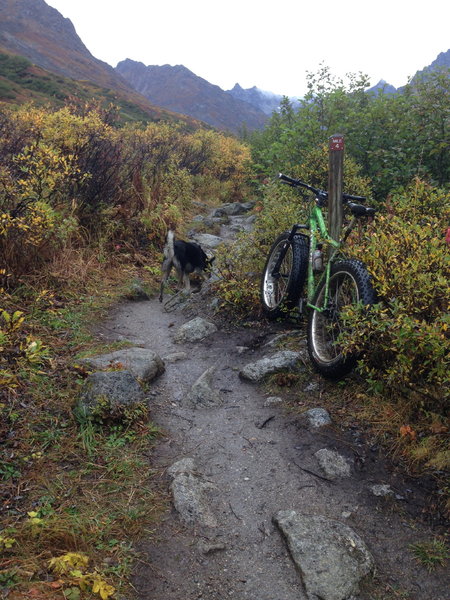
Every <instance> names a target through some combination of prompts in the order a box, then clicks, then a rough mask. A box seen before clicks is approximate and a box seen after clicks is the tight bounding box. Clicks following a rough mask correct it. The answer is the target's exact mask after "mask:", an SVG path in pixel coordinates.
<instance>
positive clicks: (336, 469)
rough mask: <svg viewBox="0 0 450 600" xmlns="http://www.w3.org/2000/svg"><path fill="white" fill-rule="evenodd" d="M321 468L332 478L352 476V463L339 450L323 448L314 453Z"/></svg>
mask: <svg viewBox="0 0 450 600" xmlns="http://www.w3.org/2000/svg"><path fill="white" fill-rule="evenodd" d="M314 456H315V457H316V458H317V461H318V463H319V466H320V468H321V469H322V471H323V472H324V473H325V475H326V476H327V477H329V478H330V479H338V478H339V477H350V472H351V471H350V463H349V462H348V460H347V459H346V458H344V457H343V456H342V455H341V454H339V453H338V452H335V451H334V450H328V448H322V449H321V450H317V452H315V453H314Z"/></svg>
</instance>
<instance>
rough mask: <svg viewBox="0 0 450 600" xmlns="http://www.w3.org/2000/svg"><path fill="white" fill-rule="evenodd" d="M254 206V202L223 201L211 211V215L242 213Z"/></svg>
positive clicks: (220, 215)
mask: <svg viewBox="0 0 450 600" xmlns="http://www.w3.org/2000/svg"><path fill="white" fill-rule="evenodd" d="M254 206H255V203H254V202H225V203H224V204H222V206H219V207H218V208H216V209H215V210H213V212H212V213H211V215H210V216H211V217H222V216H224V215H228V216H236V215H243V214H244V213H247V212H248V211H249V210H252V208H253V207H254Z"/></svg>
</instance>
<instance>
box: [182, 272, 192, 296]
mask: <svg viewBox="0 0 450 600" xmlns="http://www.w3.org/2000/svg"><path fill="white" fill-rule="evenodd" d="M183 283H184V291H185V292H186V294H188V295H189V294H190V293H191V280H190V279H189V275H188V274H187V273H184V274H183Z"/></svg>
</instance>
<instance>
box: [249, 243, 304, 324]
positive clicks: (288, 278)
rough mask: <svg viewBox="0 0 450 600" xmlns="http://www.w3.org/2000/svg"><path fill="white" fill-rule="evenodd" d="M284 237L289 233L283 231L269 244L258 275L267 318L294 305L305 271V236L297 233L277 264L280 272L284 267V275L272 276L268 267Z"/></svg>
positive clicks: (275, 317) (272, 317) (262, 303)
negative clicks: (267, 252) (263, 263)
mask: <svg viewBox="0 0 450 600" xmlns="http://www.w3.org/2000/svg"><path fill="white" fill-rule="evenodd" d="M288 236H289V232H288V231H285V232H284V233H282V234H281V235H279V236H278V237H277V239H276V240H275V242H274V243H273V244H272V247H271V249H270V252H269V255H268V257H267V260H266V264H265V265H264V270H263V273H262V277H261V286H260V299H261V305H262V308H263V311H264V314H265V315H266V317H267V318H268V319H271V320H272V319H277V318H279V317H282V316H283V315H284V316H285V315H286V313H287V312H289V311H290V310H292V309H293V308H294V307H295V306H296V305H297V304H298V301H299V299H300V296H301V293H302V290H303V286H304V283H305V279H306V273H307V271H308V256H309V237H308V236H306V235H302V234H297V235H295V236H294V238H293V239H292V241H291V242H290V247H289V248H288V250H287V253H286V256H285V257H284V259H283V262H282V263H281V268H280V271H281V272H282V273H283V269H285V270H284V274H283V275H282V276H281V278H280V279H275V278H274V277H272V275H271V270H272V269H273V266H274V265H275V263H276V261H277V258H278V256H279V253H280V252H281V249H282V248H283V244H284V243H285V242H286V240H287V239H288ZM280 282H281V283H282V285H280Z"/></svg>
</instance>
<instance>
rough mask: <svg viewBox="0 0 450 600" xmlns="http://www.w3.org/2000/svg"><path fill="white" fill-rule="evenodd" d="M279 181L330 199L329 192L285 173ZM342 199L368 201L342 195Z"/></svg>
mask: <svg viewBox="0 0 450 600" xmlns="http://www.w3.org/2000/svg"><path fill="white" fill-rule="evenodd" d="M278 179H281V182H282V183H287V184H288V185H291V186H292V187H303V188H305V189H307V190H309V191H310V192H314V194H316V196H318V197H319V198H321V199H326V198H328V192H325V190H320V189H319V188H315V187H313V186H312V185H309V184H308V183H305V182H304V181H300V179H293V178H292V177H289V176H288V175H284V174H283V173H278ZM342 199H343V201H345V202H348V201H349V200H350V201H351V200H355V201H357V202H364V201H365V200H366V197H365V196H352V195H351V194H342Z"/></svg>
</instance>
